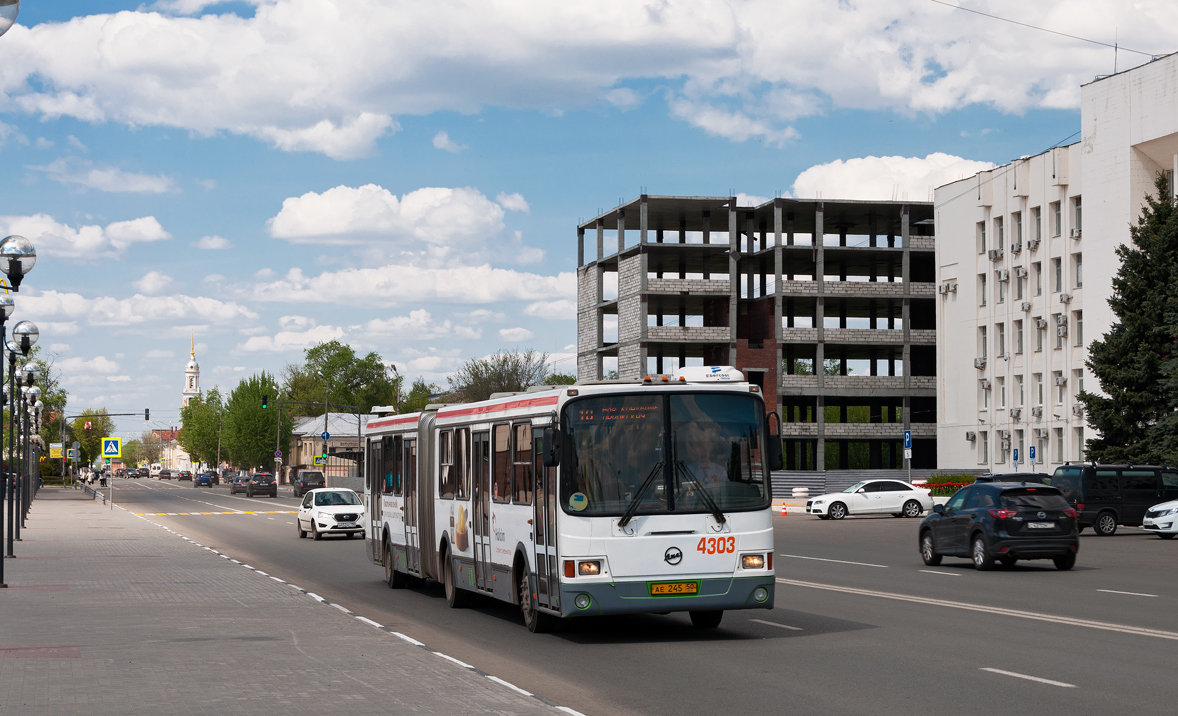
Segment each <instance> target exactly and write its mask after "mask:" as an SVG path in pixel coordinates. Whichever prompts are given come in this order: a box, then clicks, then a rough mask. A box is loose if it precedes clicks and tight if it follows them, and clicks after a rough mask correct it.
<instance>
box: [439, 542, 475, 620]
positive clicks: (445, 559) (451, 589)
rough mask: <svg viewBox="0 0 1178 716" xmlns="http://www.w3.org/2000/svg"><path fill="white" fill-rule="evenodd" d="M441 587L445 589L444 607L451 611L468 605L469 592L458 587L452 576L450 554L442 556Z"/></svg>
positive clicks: (452, 566)
mask: <svg viewBox="0 0 1178 716" xmlns="http://www.w3.org/2000/svg"><path fill="white" fill-rule="evenodd" d="M442 563H443V567H442V586H443V587H445V588H446V606H448V607H450V608H451V609H463V608H465V607H466V606H467V605H468V604H469V603H470V592H467V591H466V590H465V589H462V588H461V587H459V586H458V580H457V579H456V578H455V576H454V560H453V559H450V553H449V552H448V551H447V552H444V553H443V554H442Z"/></svg>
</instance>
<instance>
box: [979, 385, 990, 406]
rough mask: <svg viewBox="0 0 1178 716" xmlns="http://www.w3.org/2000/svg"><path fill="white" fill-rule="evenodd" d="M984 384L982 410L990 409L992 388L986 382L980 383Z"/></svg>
mask: <svg viewBox="0 0 1178 716" xmlns="http://www.w3.org/2000/svg"><path fill="white" fill-rule="evenodd" d="M979 384H980V385H981V386H982V410H989V409H990V389H989V388H987V387H986V386H985V384H984V383H979Z"/></svg>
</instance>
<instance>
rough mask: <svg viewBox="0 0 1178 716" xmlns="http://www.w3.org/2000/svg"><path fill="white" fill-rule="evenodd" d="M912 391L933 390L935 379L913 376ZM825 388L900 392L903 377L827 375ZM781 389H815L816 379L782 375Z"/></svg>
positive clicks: (932, 377)
mask: <svg viewBox="0 0 1178 716" xmlns="http://www.w3.org/2000/svg"><path fill="white" fill-rule="evenodd" d="M911 381H912V383H911V385H912V389H913V390H933V389H934V388H936V387H937V378H936V376H932V375H914V376H912V378H911ZM824 383H825V385H826V387H827V388H844V389H850V388H860V389H865V388H876V389H879V390H902V389H903V388H904V376H900V375H828V376H826V380H825V381H824ZM781 387H783V388H817V387H818V378H817V376H813V375H783V376H782V377H781Z"/></svg>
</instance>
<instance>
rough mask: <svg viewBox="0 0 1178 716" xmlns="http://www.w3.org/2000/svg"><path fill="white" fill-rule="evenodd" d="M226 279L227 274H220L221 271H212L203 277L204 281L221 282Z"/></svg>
mask: <svg viewBox="0 0 1178 716" xmlns="http://www.w3.org/2000/svg"><path fill="white" fill-rule="evenodd" d="M224 280H225V276H223V275H222V274H219V273H211V274H209V275H208V276H205V277H204V278H202V279H201V281H202V282H204V283H219V282H221V281H224Z"/></svg>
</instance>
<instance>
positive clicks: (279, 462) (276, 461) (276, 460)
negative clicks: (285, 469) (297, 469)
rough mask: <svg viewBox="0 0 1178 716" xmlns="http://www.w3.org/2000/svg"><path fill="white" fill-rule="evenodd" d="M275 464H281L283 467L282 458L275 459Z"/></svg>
mask: <svg viewBox="0 0 1178 716" xmlns="http://www.w3.org/2000/svg"><path fill="white" fill-rule="evenodd" d="M274 462H275V463H277V464H279V465H281V464H282V458H280V457H276V458H274Z"/></svg>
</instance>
